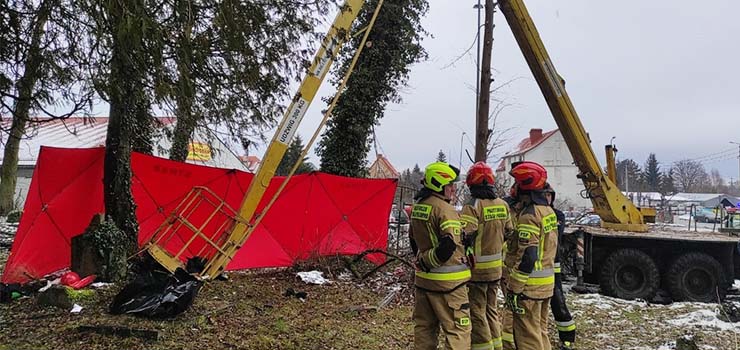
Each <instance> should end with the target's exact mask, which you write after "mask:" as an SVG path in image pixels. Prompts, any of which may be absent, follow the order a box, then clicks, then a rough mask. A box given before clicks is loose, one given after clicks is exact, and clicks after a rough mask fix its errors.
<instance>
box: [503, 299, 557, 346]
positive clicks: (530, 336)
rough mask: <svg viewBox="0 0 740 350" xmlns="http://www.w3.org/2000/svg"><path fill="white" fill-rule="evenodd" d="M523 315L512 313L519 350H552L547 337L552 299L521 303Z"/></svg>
mask: <svg viewBox="0 0 740 350" xmlns="http://www.w3.org/2000/svg"><path fill="white" fill-rule="evenodd" d="M519 306H520V307H521V308H523V309H524V313H523V314H517V313H512V315H513V321H514V322H513V334H514V344H515V346H516V349H517V350H551V349H552V346H551V345H550V339H549V337H548V336H547V330H548V317H549V315H548V313H549V306H550V299H549V298H548V299H540V300H535V299H524V300H520V301H519Z"/></svg>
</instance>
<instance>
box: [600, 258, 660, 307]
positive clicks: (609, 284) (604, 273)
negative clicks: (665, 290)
mask: <svg viewBox="0 0 740 350" xmlns="http://www.w3.org/2000/svg"><path fill="white" fill-rule="evenodd" d="M599 283H600V285H601V290H602V291H603V292H604V294H606V295H609V296H613V297H617V298H620V299H627V300H632V299H638V298H639V299H644V300H650V299H652V298H653V296H655V292H656V291H657V290H658V286H659V285H660V272H659V271H658V266H657V265H656V264H655V261H653V258H651V257H650V256H649V255H647V254H645V253H644V252H643V251H641V250H638V249H620V250H617V251H615V252H614V253H612V254H611V255H609V257H608V258H607V259H606V262H605V263H604V267H603V268H602V269H601V276H600V278H599Z"/></svg>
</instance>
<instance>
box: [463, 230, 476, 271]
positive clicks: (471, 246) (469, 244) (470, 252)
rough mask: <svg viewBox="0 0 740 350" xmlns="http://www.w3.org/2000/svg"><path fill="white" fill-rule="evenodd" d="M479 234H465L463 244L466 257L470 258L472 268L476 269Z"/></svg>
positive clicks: (469, 263) (469, 262)
mask: <svg viewBox="0 0 740 350" xmlns="http://www.w3.org/2000/svg"><path fill="white" fill-rule="evenodd" d="M477 236H478V232H470V233H465V232H464V233H463V239H462V244H463V247H464V248H465V256H466V257H467V258H468V265H470V268H475V238H476V237H477Z"/></svg>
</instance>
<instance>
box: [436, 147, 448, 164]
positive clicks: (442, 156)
mask: <svg viewBox="0 0 740 350" xmlns="http://www.w3.org/2000/svg"><path fill="white" fill-rule="evenodd" d="M437 161H438V162H447V156H446V155H445V153H444V152H442V150H439V153H437Z"/></svg>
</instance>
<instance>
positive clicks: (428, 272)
mask: <svg viewBox="0 0 740 350" xmlns="http://www.w3.org/2000/svg"><path fill="white" fill-rule="evenodd" d="M458 175H459V170H458V169H457V168H455V167H453V166H451V165H449V164H447V163H444V162H436V163H432V164H429V165H428V166H427V167H426V169H425V174H424V179H423V180H422V183H423V187H422V189H421V190H420V191H419V193H417V194H416V196H415V197H414V199H415V200H416V203H415V204H414V206H413V208H412V210H411V225H410V229H409V238H410V240H411V249H412V250H413V252H414V255H416V265H417V271H416V278H415V281H414V282H415V285H416V290H415V299H416V302H415V305H414V348H415V349H417V350H436V349H437V341H438V335H439V328H440V326H441V327H442V332H443V333H444V338H445V349H448V350H449V349H451V350H463V349H469V348H470V329H471V326H470V304H469V303H468V290H467V287H466V284H467V282H468V280H470V276H471V273H470V269H469V267H468V265H467V259H466V258H465V254H464V250H463V246H462V241H461V239H462V235H461V232H462V223H461V222H460V217H459V215H458V214H457V212H456V211H455V208H454V207H453V206H452V205H451V204H450V203H449V202H450V200H452V199H453V197H454V196H455V181H456V180H457V177H458Z"/></svg>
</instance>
